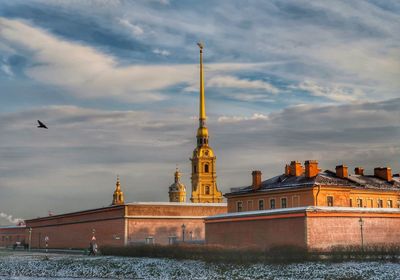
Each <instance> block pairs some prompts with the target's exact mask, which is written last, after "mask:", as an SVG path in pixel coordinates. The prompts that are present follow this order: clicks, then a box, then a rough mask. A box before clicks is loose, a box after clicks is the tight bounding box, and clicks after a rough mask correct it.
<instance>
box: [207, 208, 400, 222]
mask: <svg viewBox="0 0 400 280" xmlns="http://www.w3.org/2000/svg"><path fill="white" fill-rule="evenodd" d="M295 213H303V214H304V216H308V215H309V214H315V213H343V214H345V213H354V214H398V215H400V209H398V208H362V207H328V206H307V207H294V208H283V209H282V208H281V209H272V210H258V211H247V212H236V213H227V214H218V215H214V216H209V217H206V218H205V222H206V223H207V222H211V221H214V220H223V219H234V218H251V217H260V216H274V215H277V216H278V215H279V218H282V217H283V216H282V215H285V214H295ZM288 217H290V215H289V216H288Z"/></svg>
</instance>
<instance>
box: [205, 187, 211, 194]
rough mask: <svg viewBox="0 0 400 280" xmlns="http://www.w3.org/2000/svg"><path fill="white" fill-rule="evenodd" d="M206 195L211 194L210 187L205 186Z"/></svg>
mask: <svg viewBox="0 0 400 280" xmlns="http://www.w3.org/2000/svg"><path fill="white" fill-rule="evenodd" d="M204 193H205V194H210V186H205V187H204Z"/></svg>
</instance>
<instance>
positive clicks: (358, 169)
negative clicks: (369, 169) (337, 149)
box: [354, 167, 364, 176]
mask: <svg viewBox="0 0 400 280" xmlns="http://www.w3.org/2000/svg"><path fill="white" fill-rule="evenodd" d="M354 173H355V174H356V175H361V176H364V168H362V167H356V168H354Z"/></svg>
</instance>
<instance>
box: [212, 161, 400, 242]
mask: <svg viewBox="0 0 400 280" xmlns="http://www.w3.org/2000/svg"><path fill="white" fill-rule="evenodd" d="M252 176H253V177H252V184H251V185H250V186H245V187H240V188H232V189H231V192H230V193H227V194H225V197H226V198H227V199H228V214H222V215H217V216H215V217H207V218H206V220H205V223H206V241H207V243H208V244H218V245H224V246H235V247H247V246H251V247H252V246H254V247H258V248H260V249H265V248H269V247H272V246H279V245H298V246H303V247H308V248H315V249H327V248H328V247H330V246H335V245H360V244H361V241H360V238H361V237H360V235H361V228H360V223H363V230H364V232H365V233H364V234H365V240H364V241H365V244H368V245H381V244H396V245H400V238H399V237H400V235H399V234H398V226H399V225H400V209H399V207H400V178H399V175H398V174H396V175H393V176H392V172H391V169H390V168H389V167H378V168H375V169H374V175H364V170H363V169H362V168H361V167H356V168H355V174H349V172H348V168H347V166H344V165H338V166H336V170H335V171H330V170H325V171H323V172H321V170H320V169H319V168H318V162H317V161H314V160H312V161H306V162H305V166H304V167H303V166H302V165H301V164H300V163H299V162H297V161H293V162H291V164H290V165H286V166H285V172H284V173H283V174H281V175H278V176H275V177H273V178H270V179H267V180H265V181H262V179H261V172H260V171H253V173H252ZM360 218H361V220H360ZM228 233H229V234H228Z"/></svg>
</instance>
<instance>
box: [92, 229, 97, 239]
mask: <svg viewBox="0 0 400 280" xmlns="http://www.w3.org/2000/svg"><path fill="white" fill-rule="evenodd" d="M95 235H96V230H95V229H92V241H94V240H96V236H95Z"/></svg>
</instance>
